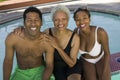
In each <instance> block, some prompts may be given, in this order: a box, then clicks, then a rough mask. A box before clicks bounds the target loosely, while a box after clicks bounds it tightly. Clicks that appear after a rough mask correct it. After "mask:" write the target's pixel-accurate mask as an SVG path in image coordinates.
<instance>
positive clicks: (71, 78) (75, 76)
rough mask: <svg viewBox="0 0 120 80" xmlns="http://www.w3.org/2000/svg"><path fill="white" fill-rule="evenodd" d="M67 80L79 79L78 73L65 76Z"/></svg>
mask: <svg viewBox="0 0 120 80" xmlns="http://www.w3.org/2000/svg"><path fill="white" fill-rule="evenodd" d="M67 80H81V75H80V74H71V75H69V76H68V77H67Z"/></svg>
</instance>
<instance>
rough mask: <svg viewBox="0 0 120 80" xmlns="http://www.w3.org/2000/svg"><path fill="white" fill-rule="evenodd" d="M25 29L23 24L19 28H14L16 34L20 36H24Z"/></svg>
mask: <svg viewBox="0 0 120 80" xmlns="http://www.w3.org/2000/svg"><path fill="white" fill-rule="evenodd" d="M23 31H24V27H23V26H19V27H18V28H15V29H14V30H13V34H15V35H16V36H19V37H21V38H22V37H23Z"/></svg>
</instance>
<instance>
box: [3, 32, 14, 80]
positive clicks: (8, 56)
mask: <svg viewBox="0 0 120 80" xmlns="http://www.w3.org/2000/svg"><path fill="white" fill-rule="evenodd" d="M12 36H13V35H12V34H10V35H8V37H7V38H6V41H5V58H4V62H3V80H10V75H11V71H12V64H13V56H14V47H13V42H14V41H13V39H12Z"/></svg>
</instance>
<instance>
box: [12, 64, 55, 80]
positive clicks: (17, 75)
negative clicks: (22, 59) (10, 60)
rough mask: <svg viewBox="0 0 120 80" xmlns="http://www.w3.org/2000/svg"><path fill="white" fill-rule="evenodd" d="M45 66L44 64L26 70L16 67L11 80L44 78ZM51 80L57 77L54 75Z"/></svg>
mask: <svg viewBox="0 0 120 80" xmlns="http://www.w3.org/2000/svg"><path fill="white" fill-rule="evenodd" d="M44 68H45V67H44V66H40V67H37V68H32V69H26V70H21V69H19V68H16V70H15V72H14V73H13V74H12V75H11V78H10V80H42V73H43V71H44ZM50 80H55V77H54V76H53V75H52V76H51V77H50Z"/></svg>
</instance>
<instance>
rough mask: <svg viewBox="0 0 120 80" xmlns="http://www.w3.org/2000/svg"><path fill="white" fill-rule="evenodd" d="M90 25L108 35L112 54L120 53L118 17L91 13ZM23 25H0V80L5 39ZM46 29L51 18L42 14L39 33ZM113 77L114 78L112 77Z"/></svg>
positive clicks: (70, 22)
mask: <svg viewBox="0 0 120 80" xmlns="http://www.w3.org/2000/svg"><path fill="white" fill-rule="evenodd" d="M91 14H92V16H91V24H92V25H97V26H98V27H103V28H104V29H105V30H106V31H107V33H108V35H109V43H110V44H109V46H110V51H111V54H112V53H116V52H120V49H119V48H120V43H119V41H120V38H119V35H120V17H118V16H115V15H108V14H104V13H97V12H91ZM72 17H73V14H71V18H70V21H69V25H68V28H70V29H71V30H74V28H75V27H76V26H75V22H74V20H73V18H72ZM20 25H23V21H22V19H19V20H15V21H11V22H8V23H5V24H1V25H0V64H1V65H0V80H2V70H3V69H2V66H3V65H2V64H3V59H4V56H5V45H4V42H5V38H6V36H7V35H8V33H10V32H11V31H13V29H14V28H16V27H18V26H20ZM48 27H53V23H52V21H51V16H50V15H49V13H47V14H44V16H43V25H42V28H41V31H43V30H44V29H46V28H48ZM15 65H16V60H14V66H13V68H14V67H15ZM113 77H114V76H113Z"/></svg>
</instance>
